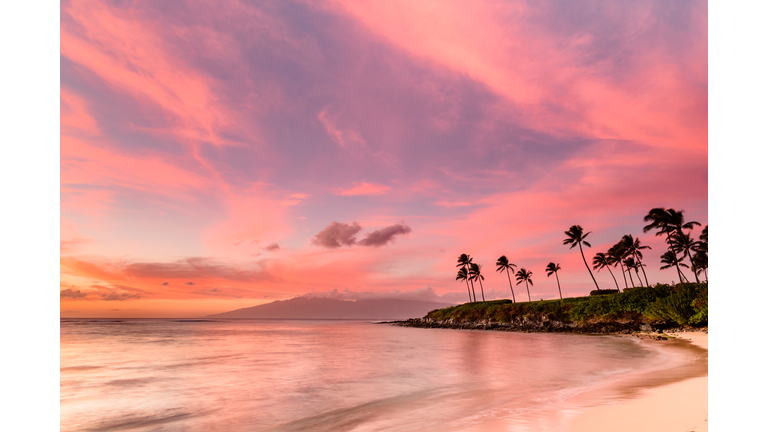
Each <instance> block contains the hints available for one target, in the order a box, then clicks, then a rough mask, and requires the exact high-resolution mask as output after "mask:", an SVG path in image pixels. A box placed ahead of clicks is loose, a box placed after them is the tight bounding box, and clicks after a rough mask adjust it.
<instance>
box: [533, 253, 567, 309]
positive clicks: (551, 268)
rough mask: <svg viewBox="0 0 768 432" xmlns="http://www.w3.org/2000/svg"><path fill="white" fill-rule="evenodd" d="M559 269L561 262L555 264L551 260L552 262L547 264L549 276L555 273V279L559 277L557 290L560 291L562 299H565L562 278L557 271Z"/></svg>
mask: <svg viewBox="0 0 768 432" xmlns="http://www.w3.org/2000/svg"><path fill="white" fill-rule="evenodd" d="M558 270H560V263H557V264H555V263H553V262H551V263H549V264H547V269H546V271H547V277H550V276H552V273H554V274H555V279H557V292H559V293H560V300H562V299H563V292H562V291H560V278H559V277H557V271H558ZM531 284H533V282H531Z"/></svg>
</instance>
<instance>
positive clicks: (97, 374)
mask: <svg viewBox="0 0 768 432" xmlns="http://www.w3.org/2000/svg"><path fill="white" fill-rule="evenodd" d="M663 361H665V359H664V357H663V356H662V355H660V354H659V353H657V352H655V351H651V350H649V349H648V348H646V347H644V346H642V345H640V344H637V343H635V342H634V341H631V340H628V339H619V338H614V337H606V336H586V335H561V334H541V333H507V332H483V331H457V330H439V329H429V330H428V329H415V328H403V327H395V326H390V325H382V324H378V325H373V324H369V323H366V322H360V321H311V320H307V321H299V320H219V321H204V320H187V321H183V320H130V319H125V320H120V321H101V322H97V321H94V320H91V321H88V320H72V319H67V320H62V321H61V430H62V431H118V430H132V431H141V430H153V431H155V430H163V431H173V430H185V431H198V430H199V431H209V430H213V431H243V430H249V431H250V430H254V431H262V430H263V431H267V430H269V431H271V430H280V431H305V430H306V431H351V430H355V431H379V430H381V431H384V430H386V431H413V430H429V429H433V428H434V429H440V430H457V429H462V428H465V427H467V426H469V425H471V424H474V423H478V422H481V421H487V420H489V419H494V418H502V417H515V416H516V415H520V414H522V413H528V412H531V411H536V410H544V409H547V408H548V407H551V406H552V404H556V403H557V402H558V401H561V400H563V399H565V398H567V397H570V396H572V395H573V394H576V393H578V392H581V391H583V390H584V389H586V388H588V387H589V386H591V385H594V384H595V383H598V382H600V381H601V380H605V379H607V378H609V377H610V376H612V375H615V374H617V373H619V372H622V371H630V370H635V369H639V368H644V367H648V366H653V365H658V364H660V363H661V362H663Z"/></svg>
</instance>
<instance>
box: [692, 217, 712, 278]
mask: <svg viewBox="0 0 768 432" xmlns="http://www.w3.org/2000/svg"><path fill="white" fill-rule="evenodd" d="M693 262H694V264H695V265H696V267H695V268H694V270H695V271H696V272H701V271H703V272H704V279H705V280H709V276H707V268H709V225H706V226H705V227H704V229H703V230H701V235H700V236H699V244H698V247H697V248H696V254H694V255H693Z"/></svg>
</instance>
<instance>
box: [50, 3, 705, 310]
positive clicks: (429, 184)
mask: <svg viewBox="0 0 768 432" xmlns="http://www.w3.org/2000/svg"><path fill="white" fill-rule="evenodd" d="M60 24H61V32H60V38H61V46H60V48H61V64H60V67H61V84H60V85H61V89H60V100H61V117H60V121H61V136H60V139H61V147H60V149H61V150H60V151H61V178H60V181H61V219H60V223H61V227H60V228H61V266H60V272H61V273H60V290H61V293H60V300H61V301H60V308H61V316H62V317H194V316H202V315H207V314H213V313H220V312H225V311H229V310H233V309H237V308H243V307H249V306H255V305H258V304H262V303H266V302H271V301H274V300H282V299H288V298H291V297H295V296H298V295H305V294H308V293H310V294H311V295H320V296H330V297H334V298H342V299H358V298H375V297H398V298H411V299H422V300H431V301H444V302H463V301H466V300H467V293H466V286H465V285H464V284H463V283H460V282H458V281H456V280H455V276H456V259H457V257H458V256H459V255H460V254H461V253H467V254H469V255H471V256H472V257H473V258H474V260H475V262H478V263H479V264H481V265H482V266H483V273H484V275H485V278H486V279H485V281H484V287H485V292H486V298H508V297H511V294H510V292H509V284H508V282H507V277H506V275H503V274H500V273H497V272H496V271H495V265H494V263H495V262H496V259H497V258H498V257H499V256H500V255H502V254H504V255H506V256H507V257H508V258H509V260H510V261H511V262H513V263H515V264H516V265H517V266H518V267H525V268H526V269H530V270H532V271H533V280H534V285H533V287H532V288H531V296H532V297H534V298H535V299H539V298H544V299H548V298H549V299H551V298H555V297H557V296H558V294H557V284H556V281H555V278H554V277H549V278H548V277H547V276H546V273H545V271H544V269H545V267H546V265H547V263H549V262H550V261H554V262H556V263H560V266H561V267H562V270H561V271H560V273H559V277H560V281H561V284H562V289H563V294H564V295H567V296H576V295H584V294H586V293H588V292H589V291H590V290H591V289H594V284H593V283H592V280H591V278H590V276H589V273H588V272H587V270H586V268H585V267H584V263H583V262H582V258H581V255H579V253H578V248H576V249H569V247H568V246H564V245H563V239H564V238H565V235H564V231H566V230H567V229H568V228H569V227H570V226H571V225H575V224H578V225H581V226H582V227H584V229H585V230H587V231H591V232H592V234H590V236H589V238H588V239H587V240H588V241H590V242H591V244H592V248H586V249H585V255H586V258H587V260H588V261H589V262H590V263H591V259H592V257H593V256H594V254H595V253H597V252H606V251H607V249H608V248H609V247H610V246H611V245H613V244H614V243H616V242H617V241H618V240H619V239H620V238H621V236H622V235H624V234H632V235H633V236H635V237H639V238H640V240H641V242H642V243H644V244H647V245H649V246H651V247H652V250H649V251H645V255H644V257H645V258H644V263H646V264H647V267H646V272H647V273H648V279H649V280H650V281H651V283H655V282H671V281H673V280H675V279H676V274H675V271H674V270H663V271H662V270H659V266H660V264H659V256H660V255H661V253H663V251H664V248H665V245H664V242H663V241H662V239H661V237H655V236H654V235H653V233H645V234H644V233H643V232H642V227H643V225H644V224H645V223H644V222H643V216H645V215H646V214H647V213H648V210H650V209H651V208H654V207H671V208H674V209H677V210H684V211H685V216H686V219H687V220H695V221H698V222H700V223H701V224H702V226H704V225H707V224H708V199H707V196H708V169H707V168H708V159H707V150H708V133H707V132H708V130H707V120H708V118H707V109H708V71H707V69H708V59H707V50H708V45H707V43H708V42H707V38H708V34H707V3H706V2H702V1H674V2H669V1H637V2H607V1H604V2H590V1H550V2H531V3H525V2H496V1H494V2H446V1H432V2H430V1H419V2H413V1H388V2H380V1H329V2H322V1H317V2H316V1H296V2H288V1H284V2H270V3H266V4H261V3H256V2H210V3H205V2H194V3H193V2H187V3H181V2H179V3H176V2H174V3H173V4H170V3H168V2H149V1H114V2H106V1H105V2H101V1H63V2H62V3H61V23H60ZM700 232H701V229H700V228H697V229H696V230H695V231H694V233H693V234H694V235H695V236H696V237H697V238H698V235H699V234H700ZM614 273H615V275H616V277H617V278H619V279H620V282H619V283H620V284H621V286H622V287H623V286H624V283H623V279H621V276H620V275H619V273H617V272H616V271H615V270H614ZM687 275H688V277H689V278H691V279H692V278H693V276H692V274H691V273H690V272H687ZM595 277H596V278H597V281H598V283H599V284H600V287H601V288H611V287H615V285H614V282H613V279H612V278H611V276H610V275H609V274H608V272H607V271H606V270H602V271H601V272H599V273H595ZM635 283H637V281H635ZM513 284H514V279H513ZM524 290H525V288H524V286H523V285H520V286H516V287H515V292H516V294H518V299H520V296H521V294H522V293H523V292H524ZM479 296H480V295H479V290H478V297H479Z"/></svg>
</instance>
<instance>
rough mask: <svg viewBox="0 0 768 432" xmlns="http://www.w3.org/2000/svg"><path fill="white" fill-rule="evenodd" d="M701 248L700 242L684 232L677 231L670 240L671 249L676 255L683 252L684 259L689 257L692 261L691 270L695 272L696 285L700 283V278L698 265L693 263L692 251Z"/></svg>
mask: <svg viewBox="0 0 768 432" xmlns="http://www.w3.org/2000/svg"><path fill="white" fill-rule="evenodd" d="M698 247H699V242H698V241H695V240H693V238H692V237H691V235H690V234H688V233H684V232H682V231H675V232H674V233H673V234H672V235H671V236H670V238H669V248H670V249H671V250H673V251H674V252H675V253H677V252H682V253H683V257H685V256H687V257H688V259H689V260H690V261H691V268H692V269H693V270H694V272H693V276H694V277H695V278H696V283H698V282H699V276H698V275H697V274H696V273H697V272H696V263H694V262H693V257H691V250H696V249H697V248H698Z"/></svg>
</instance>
